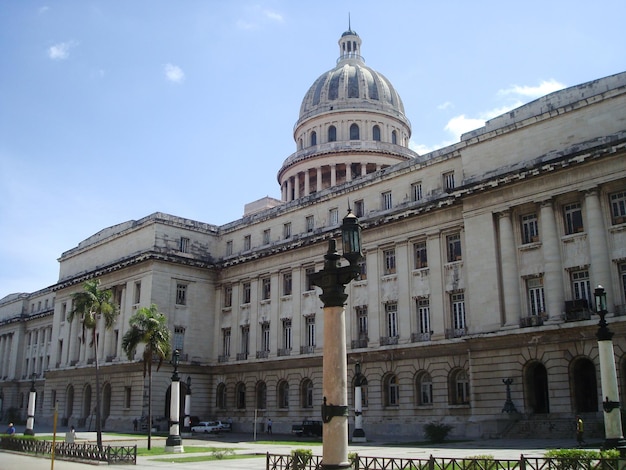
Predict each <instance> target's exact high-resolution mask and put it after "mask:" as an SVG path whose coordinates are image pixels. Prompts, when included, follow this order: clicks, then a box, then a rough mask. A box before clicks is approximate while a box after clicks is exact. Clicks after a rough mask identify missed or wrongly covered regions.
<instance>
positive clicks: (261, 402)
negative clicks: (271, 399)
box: [256, 382, 267, 410]
mask: <svg viewBox="0 0 626 470" xmlns="http://www.w3.org/2000/svg"><path fill="white" fill-rule="evenodd" d="M256 407H257V409H259V410H264V409H265V408H267V385H265V382H259V383H258V384H257V386H256Z"/></svg>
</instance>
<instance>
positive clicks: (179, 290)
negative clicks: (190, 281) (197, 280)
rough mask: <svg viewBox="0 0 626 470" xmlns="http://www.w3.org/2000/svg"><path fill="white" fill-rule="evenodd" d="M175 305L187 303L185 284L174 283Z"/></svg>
mask: <svg viewBox="0 0 626 470" xmlns="http://www.w3.org/2000/svg"><path fill="white" fill-rule="evenodd" d="M176 305H187V284H182V283H178V284H176Z"/></svg>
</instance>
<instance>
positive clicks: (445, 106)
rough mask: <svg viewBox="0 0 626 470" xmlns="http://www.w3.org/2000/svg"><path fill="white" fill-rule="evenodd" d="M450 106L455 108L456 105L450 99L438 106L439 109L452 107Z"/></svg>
mask: <svg viewBox="0 0 626 470" xmlns="http://www.w3.org/2000/svg"><path fill="white" fill-rule="evenodd" d="M450 108H454V105H453V104H452V103H451V102H450V101H446V102H445V103H441V104H440V105H439V106H437V109H442V110H445V109H450Z"/></svg>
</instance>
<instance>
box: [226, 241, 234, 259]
mask: <svg viewBox="0 0 626 470" xmlns="http://www.w3.org/2000/svg"><path fill="white" fill-rule="evenodd" d="M232 254H233V241H232V240H228V241H227V242H226V256H230V255H232Z"/></svg>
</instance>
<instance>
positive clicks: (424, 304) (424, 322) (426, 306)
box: [415, 298, 430, 334]
mask: <svg viewBox="0 0 626 470" xmlns="http://www.w3.org/2000/svg"><path fill="white" fill-rule="evenodd" d="M415 304H416V307H417V324H418V325H419V332H420V333H422V334H429V333H430V300H429V299H424V298H421V299H416V300H415Z"/></svg>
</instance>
